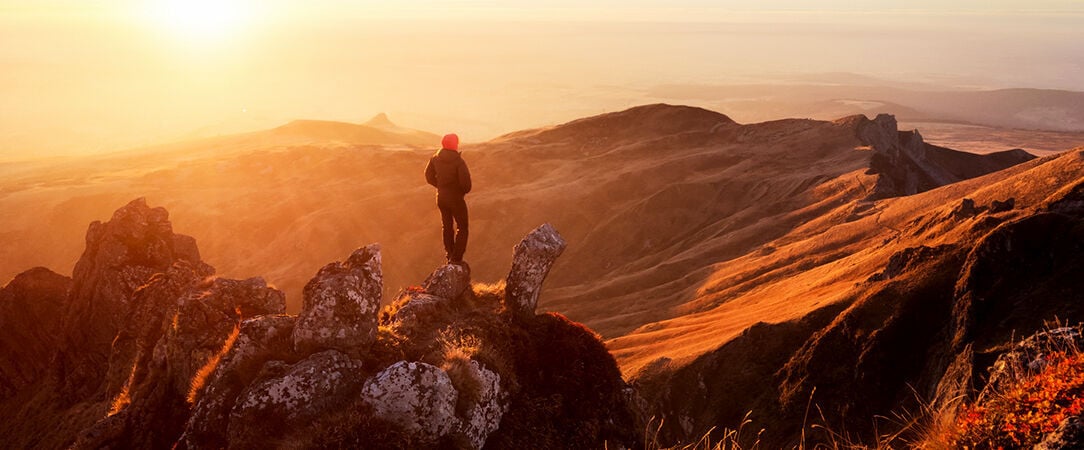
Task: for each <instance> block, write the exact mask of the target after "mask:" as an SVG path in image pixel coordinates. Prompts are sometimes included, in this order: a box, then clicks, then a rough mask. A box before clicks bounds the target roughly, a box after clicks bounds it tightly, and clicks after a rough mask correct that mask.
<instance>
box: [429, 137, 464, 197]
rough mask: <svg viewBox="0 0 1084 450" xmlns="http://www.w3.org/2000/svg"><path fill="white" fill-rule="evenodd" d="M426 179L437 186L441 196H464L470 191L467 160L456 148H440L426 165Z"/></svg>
mask: <svg viewBox="0 0 1084 450" xmlns="http://www.w3.org/2000/svg"><path fill="white" fill-rule="evenodd" d="M425 181H427V182H429V184H431V185H433V186H435V187H436V188H437V194H438V195H440V196H442V197H443V196H455V197H463V195H464V194H466V193H468V192H470V187H471V186H470V171H469V170H467V162H466V161H463V157H461V156H459V152H457V151H455V150H448V149H443V148H442V149H440V151H438V152H437V154H435V155H433V157H432V158H429V164H427V165H426V166H425Z"/></svg>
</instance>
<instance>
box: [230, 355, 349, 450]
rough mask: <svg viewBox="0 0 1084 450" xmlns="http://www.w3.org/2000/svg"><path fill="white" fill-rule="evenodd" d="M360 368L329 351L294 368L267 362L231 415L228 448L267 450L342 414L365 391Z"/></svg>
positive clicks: (241, 396) (347, 358)
mask: <svg viewBox="0 0 1084 450" xmlns="http://www.w3.org/2000/svg"><path fill="white" fill-rule="evenodd" d="M361 367H362V363H361V362H360V361H357V360H354V359H350V357H348V356H347V355H345V354H343V353H342V352H339V351H337V350H325V351H323V352H320V353H316V354H314V355H311V356H309V357H308V358H305V359H304V360H302V361H300V362H298V363H296V364H293V365H290V364H287V363H286V362H283V361H269V362H268V363H267V364H265V365H264V368H263V369H262V370H261V374H260V376H259V377H258V379H257V380H256V381H254V382H253V383H252V384H251V385H250V386H249V387H248V388H246V389H245V390H244V392H242V393H241V395H240V396H238V398H237V402H236V404H235V405H234V407H233V410H232V411H231V412H230V427H229V436H230V445H231V446H234V447H240V448H260V447H265V445H266V443H267V442H274V441H275V437H278V436H284V435H286V434H287V433H294V432H296V431H297V430H299V429H304V428H305V427H306V425H308V424H309V423H310V422H312V421H313V420H315V419H318V418H322V417H326V416H329V415H332V414H334V413H336V412H337V411H339V410H341V409H342V408H343V407H344V406H346V405H348V404H349V403H350V401H351V400H352V399H353V398H354V397H355V396H356V395H357V393H358V392H359V391H360V390H361V387H362V383H363V382H364V379H363V378H362V377H361V375H360V370H361Z"/></svg>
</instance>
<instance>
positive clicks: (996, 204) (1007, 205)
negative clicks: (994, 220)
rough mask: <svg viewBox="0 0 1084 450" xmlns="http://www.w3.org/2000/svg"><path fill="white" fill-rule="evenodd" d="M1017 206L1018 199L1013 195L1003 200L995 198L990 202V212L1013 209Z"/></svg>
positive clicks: (995, 212)
mask: <svg viewBox="0 0 1084 450" xmlns="http://www.w3.org/2000/svg"><path fill="white" fill-rule="evenodd" d="M1015 207H1016V199H1015V198H1012V197H1009V199H1008V200H1005V201H1003V202H1002V201H998V200H994V201H992V202H990V210H989V211H988V212H989V213H990V214H997V213H1000V212H1005V211H1012V209H1013V208H1015Z"/></svg>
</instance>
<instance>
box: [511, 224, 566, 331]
mask: <svg viewBox="0 0 1084 450" xmlns="http://www.w3.org/2000/svg"><path fill="white" fill-rule="evenodd" d="M565 246H566V243H565V240H564V238H562V237H561V235H560V234H559V233H557V230H556V229H554V228H553V226H552V225H550V224H548V223H546V224H542V226H539V227H538V228H535V229H534V231H531V232H530V233H528V234H527V236H525V237H524V238H523V240H522V241H520V242H519V244H516V247H515V249H514V250H513V254H512V269H511V270H510V271H509V272H508V278H507V282H506V284H505V298H506V302H507V304H508V305H509V306H510V308H512V309H513V310H514V311H515V312H516V313H517V314H519V315H522V316H527V317H530V316H533V315H534V313H535V308H536V307H537V306H538V296H539V294H540V293H541V292H542V282H543V281H545V279H546V275H548V274H549V271H550V268H551V267H553V263H554V262H555V261H556V260H557V257H558V256H561V252H563V251H564V250H565Z"/></svg>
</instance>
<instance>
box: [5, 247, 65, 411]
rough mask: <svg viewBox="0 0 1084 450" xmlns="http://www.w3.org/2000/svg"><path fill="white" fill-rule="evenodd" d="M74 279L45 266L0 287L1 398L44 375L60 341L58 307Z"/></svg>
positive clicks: (22, 274)
mask: <svg viewBox="0 0 1084 450" xmlns="http://www.w3.org/2000/svg"><path fill="white" fill-rule="evenodd" d="M71 285H72V280H71V278H68V277H66V276H63V275H59V274H57V273H54V272H53V271H51V270H49V269H46V268H44V267H35V268H33V269H30V270H27V271H26V272H23V273H20V274H19V275H16V276H15V278H14V279H12V280H11V281H10V282H8V284H7V285H5V286H4V287H3V289H0V330H3V331H4V332H3V333H0V354H3V355H4V357H3V358H0V399H4V398H7V397H8V396H10V395H12V394H14V393H15V392H16V391H17V390H19V389H21V388H22V387H24V386H26V385H28V384H30V383H33V382H35V381H37V380H38V379H40V378H41V377H42V376H43V375H45V374H47V373H48V371H49V358H48V357H45V356H46V355H52V354H53V353H54V352H55V351H56V348H57V345H58V344H59V339H58V336H59V334H60V317H59V316H58V315H57V314H56V311H57V310H59V309H60V308H61V305H63V303H64V301H65V300H66V299H67V298H68V291H69V290H70V289H71Z"/></svg>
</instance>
